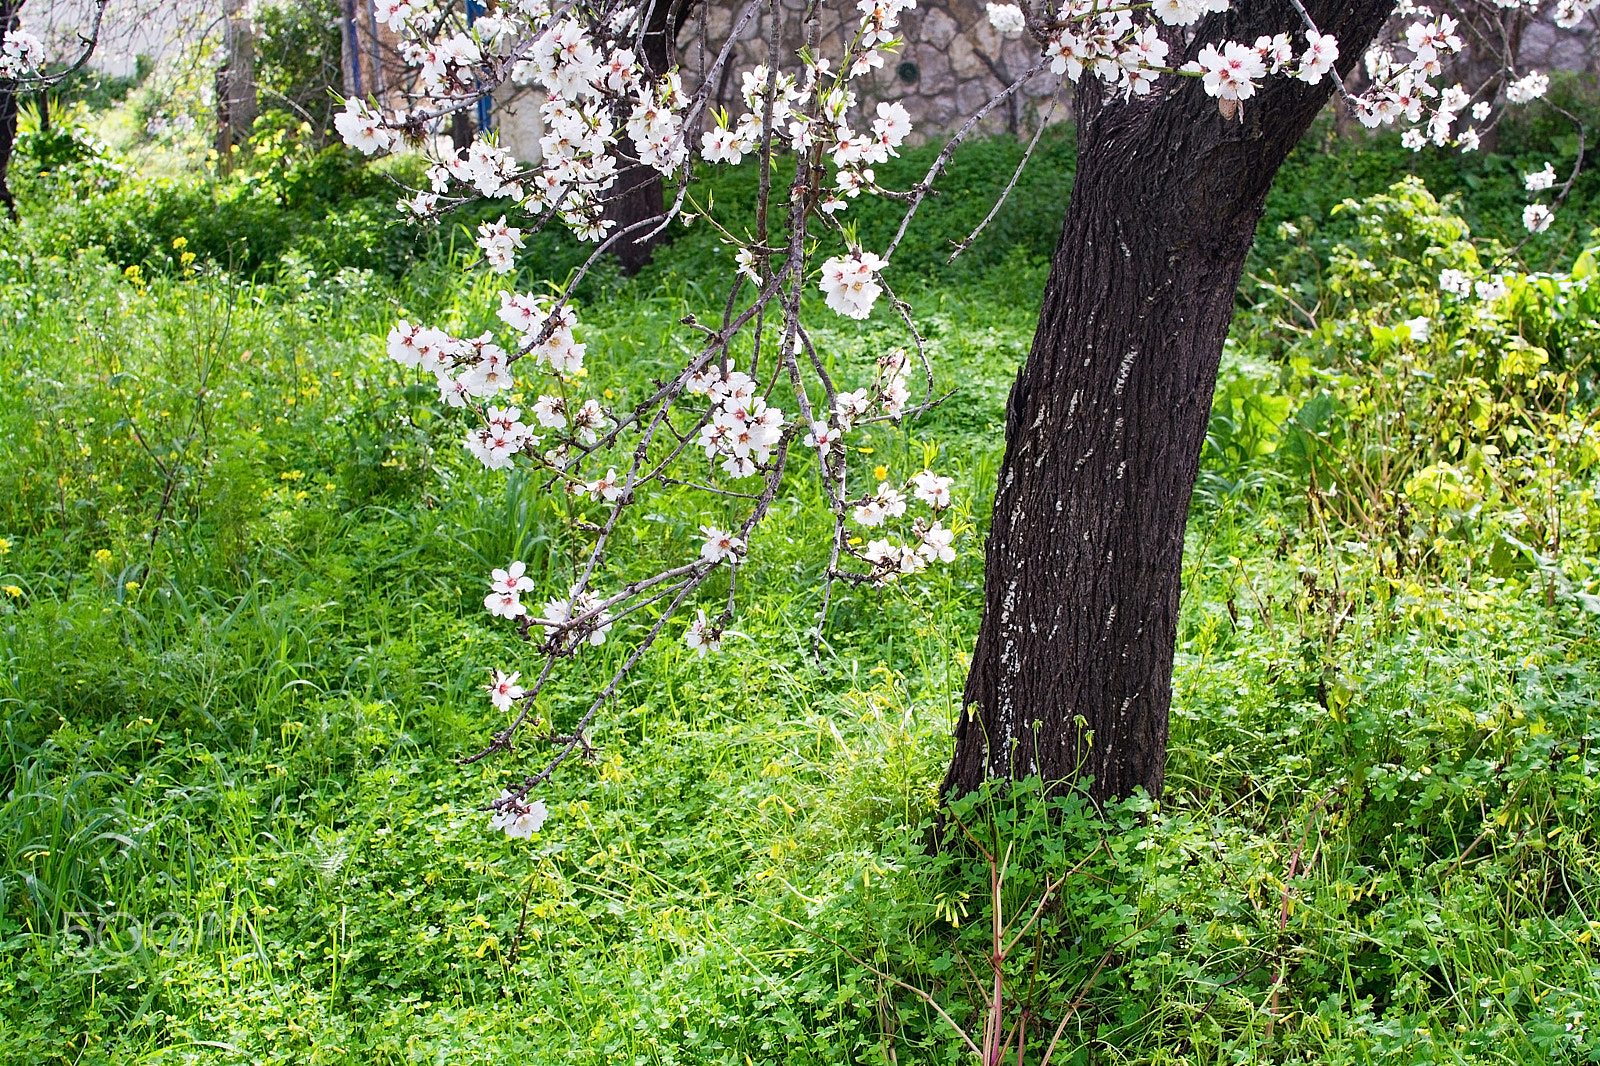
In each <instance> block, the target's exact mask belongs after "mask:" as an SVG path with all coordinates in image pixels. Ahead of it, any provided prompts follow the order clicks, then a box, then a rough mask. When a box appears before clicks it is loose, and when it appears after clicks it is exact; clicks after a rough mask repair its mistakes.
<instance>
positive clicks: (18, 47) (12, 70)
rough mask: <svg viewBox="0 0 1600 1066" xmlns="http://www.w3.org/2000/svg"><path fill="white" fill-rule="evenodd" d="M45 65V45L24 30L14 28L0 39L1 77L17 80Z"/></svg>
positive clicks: (35, 72) (34, 72) (36, 71)
mask: <svg viewBox="0 0 1600 1066" xmlns="http://www.w3.org/2000/svg"><path fill="white" fill-rule="evenodd" d="M43 65H44V45H43V44H42V43H40V41H39V38H37V37H35V36H34V35H33V34H31V33H25V32H24V31H22V30H12V31H11V32H9V33H7V34H6V35H5V39H4V40H0V78H4V79H7V80H16V79H19V78H25V77H28V76H29V75H32V74H37V73H38V71H39V68H40V67H42V66H43Z"/></svg>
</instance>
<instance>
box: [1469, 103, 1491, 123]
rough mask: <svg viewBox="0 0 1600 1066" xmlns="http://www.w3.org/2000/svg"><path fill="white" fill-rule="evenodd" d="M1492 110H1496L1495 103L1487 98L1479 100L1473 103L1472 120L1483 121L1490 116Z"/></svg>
mask: <svg viewBox="0 0 1600 1066" xmlns="http://www.w3.org/2000/svg"><path fill="white" fill-rule="evenodd" d="M1492 111H1494V105H1493V104H1491V103H1490V102H1489V101H1487V100H1479V101H1478V102H1477V103H1475V104H1473V105H1472V120H1473V121H1474V122H1482V121H1483V120H1484V119H1486V118H1488V117H1489V114H1490V113H1491V112H1492Z"/></svg>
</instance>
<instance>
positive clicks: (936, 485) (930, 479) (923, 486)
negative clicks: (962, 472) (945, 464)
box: [911, 470, 955, 511]
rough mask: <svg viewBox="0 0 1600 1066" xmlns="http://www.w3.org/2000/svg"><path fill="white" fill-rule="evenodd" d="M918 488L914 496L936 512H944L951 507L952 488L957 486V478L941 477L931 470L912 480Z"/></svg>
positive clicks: (914, 491)
mask: <svg viewBox="0 0 1600 1066" xmlns="http://www.w3.org/2000/svg"><path fill="white" fill-rule="evenodd" d="M911 483H912V484H913V485H915V486H916V488H915V489H914V490H913V491H912V495H913V496H915V497H916V498H917V499H919V500H921V501H922V502H923V503H925V504H927V505H928V506H929V507H931V508H933V509H934V510H935V511H942V510H944V509H945V508H946V507H949V506H950V486H951V485H953V484H955V478H949V477H940V476H939V475H938V474H935V473H934V472H933V471H931V470H924V471H923V472H922V473H920V474H918V475H916V476H915V477H913V478H912V479H911Z"/></svg>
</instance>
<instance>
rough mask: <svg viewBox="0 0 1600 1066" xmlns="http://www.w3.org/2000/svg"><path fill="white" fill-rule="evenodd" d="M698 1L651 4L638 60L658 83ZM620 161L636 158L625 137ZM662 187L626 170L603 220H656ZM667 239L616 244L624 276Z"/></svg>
mask: <svg viewBox="0 0 1600 1066" xmlns="http://www.w3.org/2000/svg"><path fill="white" fill-rule="evenodd" d="M698 2H699V0H654V2H653V3H652V4H651V6H650V9H649V11H648V12H647V13H646V15H645V28H644V34H643V35H642V39H641V41H640V45H641V47H640V58H641V59H643V60H644V66H645V69H646V70H647V72H648V73H649V75H650V76H651V77H660V76H661V75H662V74H665V73H666V72H667V71H668V70H669V69H670V68H671V66H672V52H673V47H674V44H675V42H676V40H677V36H678V29H679V27H681V26H682V25H683V23H684V22H685V21H686V20H687V19H688V18H689V15H690V14H691V13H692V12H693V11H694V7H695V4H697V3H698ZM616 151H617V153H618V155H620V156H623V157H625V158H627V159H635V158H638V155H637V152H636V151H635V149H634V147H633V142H632V141H630V140H629V139H628V138H627V137H623V138H622V140H621V141H620V142H619V143H618V144H617V148H616ZM664 190H665V185H664V184H663V182H662V180H661V174H660V172H659V171H656V170H654V169H652V168H650V167H645V166H638V165H633V166H627V167H625V168H624V169H622V172H621V173H620V174H618V176H617V183H616V185H615V186H613V187H612V189H611V197H612V199H611V201H610V202H609V203H608V204H607V205H606V212H605V217H606V218H609V219H611V220H612V221H613V222H615V223H616V224H617V228H618V229H625V228H627V227H628V226H631V225H633V224H634V223H636V222H642V221H644V220H645V219H647V218H655V217H656V216H658V215H660V214H661V212H662V210H663V209H664V208H665V200H664V198H663V197H664ZM664 237H665V233H658V234H656V236H654V237H652V238H650V239H648V240H646V239H644V233H643V232H641V233H638V234H635V235H633V236H632V237H630V238H626V239H624V240H621V241H618V242H617V244H616V246H615V248H614V249H613V253H614V254H615V255H616V257H617V261H618V262H619V263H620V264H621V266H622V272H623V273H624V274H629V275H632V274H637V273H638V272H639V270H640V269H642V268H643V267H644V265H645V264H646V263H648V262H650V254H651V253H652V252H653V251H654V250H655V247H656V245H658V244H660V243H661V241H662V240H663V239H664Z"/></svg>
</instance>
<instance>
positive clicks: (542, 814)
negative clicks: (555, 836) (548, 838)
mask: <svg viewBox="0 0 1600 1066" xmlns="http://www.w3.org/2000/svg"><path fill="white" fill-rule="evenodd" d="M496 802H497V803H499V804H500V806H499V809H497V810H496V811H495V812H494V813H493V814H492V815H490V816H489V828H490V829H491V830H495V829H499V830H502V831H504V832H505V835H506V836H508V837H513V838H517V839H521V840H527V839H529V838H530V837H532V836H533V834H535V833H537V832H538V831H539V830H540V828H542V827H543V826H544V823H545V819H547V818H549V817H550V812H549V810H548V809H546V807H545V805H544V800H532V801H529V800H526V799H524V800H518V799H516V798H515V797H514V796H513V795H512V793H511V790H510V789H506V790H505V791H504V792H501V793H500V799H499V800H498V801H496Z"/></svg>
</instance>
